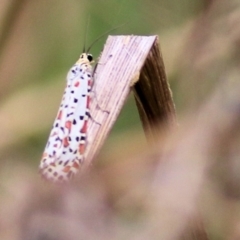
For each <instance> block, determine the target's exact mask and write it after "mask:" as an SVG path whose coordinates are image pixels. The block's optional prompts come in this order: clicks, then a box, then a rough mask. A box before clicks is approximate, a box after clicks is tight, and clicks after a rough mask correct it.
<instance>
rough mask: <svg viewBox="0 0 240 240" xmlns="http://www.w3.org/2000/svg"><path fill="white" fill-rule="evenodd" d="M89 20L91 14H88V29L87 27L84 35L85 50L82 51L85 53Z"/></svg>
mask: <svg viewBox="0 0 240 240" xmlns="http://www.w3.org/2000/svg"><path fill="white" fill-rule="evenodd" d="M89 22H90V15H88V18H87V24H86V29H85V37H84V42H83V51H82V52H83V53H85V52H86V43H87V35H88V27H89Z"/></svg>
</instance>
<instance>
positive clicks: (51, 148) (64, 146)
mask: <svg viewBox="0 0 240 240" xmlns="http://www.w3.org/2000/svg"><path fill="white" fill-rule="evenodd" d="M91 61H92V56H91V55H90V54H86V53H83V54H82V55H81V56H80V58H79V60H78V61H77V62H76V63H75V64H74V65H73V67H72V68H71V69H70V71H69V72H68V75H67V85H66V88H65V91H64V94H63V97H62V101H61V105H60V107H59V110H58V113H57V117H56V119H55V121H54V124H53V127H52V130H51V133H50V136H49V139H48V142H47V145H46V147H45V150H44V153H43V156H42V159H41V162H40V167H39V168H40V173H41V175H42V176H43V177H44V178H45V179H47V180H50V181H53V182H62V181H67V180H69V179H70V178H72V176H73V175H75V174H76V173H77V172H78V170H79V168H80V165H81V164H82V162H83V160H84V153H85V148H86V143H87V141H86V138H87V135H86V134H87V123H88V119H89V116H90V113H89V104H90V92H91V88H92V82H93V77H92V66H91Z"/></svg>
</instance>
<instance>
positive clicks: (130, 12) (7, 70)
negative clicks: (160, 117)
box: [0, 0, 204, 166]
mask: <svg viewBox="0 0 240 240" xmlns="http://www.w3.org/2000/svg"><path fill="white" fill-rule="evenodd" d="M203 5H204V4H203V1H192V0H184V1H181V2H179V1H177V0H175V1H171V2H169V1H167V0H165V1H153V0H152V1H147V0H145V1H143V0H142V1H136V0H131V1H126V0H121V1H117V0H115V1H113V0H111V1H110V0H108V1H103V0H102V1H93V0H91V1H87V0H85V1H76V0H70V1H64V0H58V1H54V0H53V1H48V2H44V1H39V2H36V1H35V2H33V1H26V0H25V1H23V0H22V1H18V0H15V1H14V0H12V1H11V2H7V1H5V2H4V4H3V7H2V8H1V11H2V14H1V15H2V16H4V17H2V19H1V20H2V21H1V25H0V27H1V29H2V34H1V37H0V50H1V51H0V52H1V78H0V79H1V88H0V101H1V102H0V104H1V108H2V109H3V111H2V112H1V113H0V114H1V116H2V118H3V121H4V124H3V125H2V128H3V130H2V131H3V132H4V134H6V135H8V134H9V135H10V137H9V136H7V137H6V138H5V139H4V141H3V143H2V144H1V142H0V149H1V153H2V154H0V156H2V160H3V161H4V158H5V157H3V156H6V155H8V154H10V153H12V149H13V146H14V149H15V150H14V153H15V154H14V155H15V156H16V158H19V155H20V156H21V155H22V154H23V152H24V159H26V161H27V162H32V163H33V164H34V166H36V164H37V163H38V161H39V157H40V155H41V151H42V150H43V148H44V145H45V142H46V139H47V137H46V136H48V132H49V129H50V128H51V125H52V122H53V118H54V115H55V114H56V112H57V108H58V102H60V98H61V94H62V91H61V88H62V89H63V86H64V83H65V76H66V74H67V71H68V69H69V68H70V67H71V65H72V64H73V63H74V62H75V61H76V60H77V58H78V56H79V54H80V53H81V52H82V49H83V45H84V39H85V37H86V39H87V46H88V45H90V43H92V42H93V41H94V40H95V39H96V38H97V37H98V36H99V35H101V34H102V33H103V32H106V31H108V30H110V29H112V28H114V27H116V26H118V25H121V24H125V25H124V26H122V27H120V28H118V29H117V30H115V31H114V32H113V33H112V34H119V35H122V34H139V35H151V34H157V35H159V36H160V42H162V40H161V39H162V38H164V35H165V34H167V33H168V32H171V31H173V30H174V29H175V28H181V25H184V24H185V23H186V22H188V21H190V19H192V18H194V17H195V16H197V15H198V14H199V13H200V12H201V8H202V7H203ZM88 18H89V19H90V20H89V27H88V29H86V27H87V19H88ZM86 32H87V36H85V35H86ZM106 38H107V36H106V37H103V38H102V39H101V40H100V41H99V42H97V43H96V44H95V45H94V46H93V47H92V49H91V52H92V54H93V55H94V56H95V58H97V57H98V55H99V54H100V52H101V49H102V48H103V44H104V42H105V39H106ZM175 41H178V39H177V38H176V39H174V41H173V42H175ZM161 47H162V50H163V52H164V53H165V50H164V47H165V46H164V43H163V44H162V45H161ZM167 58H168V54H167V53H166V54H164V59H167ZM168 61H170V62H172V60H171V59H169V60H168ZM166 65H167V64H166ZM166 68H167V71H168V66H166ZM168 74H169V76H170V77H171V76H173V75H172V74H173V72H172V71H168ZM170 79H171V78H170ZM49 85H51V91H50V90H48V91H47V92H45V93H44V91H45V90H46V89H49ZM54 86H56V88H55V89H54ZM173 86H174V85H173ZM37 89H38V90H37ZM176 90H177V89H175V88H174V89H173V92H174V94H175V91H176ZM34 91H39V92H40V94H39V95H38V96H37V95H36V96H35V99H34V104H36V105H34V106H33V104H31V106H29V104H30V102H31V101H32V99H31V98H34V94H35V93H34ZM26 95H31V96H28V97H26V99H24V98H25V96H26ZM19 98H20V99H21V100H19ZM46 99H47V100H46ZM29 101H30V102H29ZM9 102H10V103H9ZM15 102H16V103H17V102H18V103H19V104H20V105H14V103H15ZM176 105H178V103H177V102H176ZM39 109H41V113H42V114H43V115H41V116H40V114H39V112H38V110H39ZM22 116H24V117H23V118H26V116H27V118H28V121H27V122H26V121H25V122H24V119H22ZM34 116H35V117H34ZM36 116H38V117H36ZM34 121H35V123H34ZM19 122H20V123H19ZM28 122H31V123H30V124H29V123H28ZM131 129H135V130H138V131H142V130H141V123H140V120H139V117H138V114H137V111H136V108H135V103H134V100H133V98H130V100H129V101H128V102H127V104H126V106H125V107H124V110H123V112H122V114H121V116H120V118H119V120H118V121H117V124H116V126H115V127H114V129H113V131H112V137H111V141H112V139H114V135H115V134H118V133H124V132H128V131H131ZM33 139H34V140H33ZM33 143H34V144H33ZM33 145H34V146H33ZM18 146H20V147H18ZM33 150H34V152H35V154H33V153H32V152H33ZM28 153H29V156H28Z"/></svg>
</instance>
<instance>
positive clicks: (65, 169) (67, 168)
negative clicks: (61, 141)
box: [63, 166, 71, 173]
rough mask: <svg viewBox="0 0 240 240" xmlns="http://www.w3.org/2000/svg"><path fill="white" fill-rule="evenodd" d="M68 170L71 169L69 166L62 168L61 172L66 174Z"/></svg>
mask: <svg viewBox="0 0 240 240" xmlns="http://www.w3.org/2000/svg"><path fill="white" fill-rule="evenodd" d="M70 169H71V167H70V166H66V167H64V169H63V172H66V173H68V172H69V170H70Z"/></svg>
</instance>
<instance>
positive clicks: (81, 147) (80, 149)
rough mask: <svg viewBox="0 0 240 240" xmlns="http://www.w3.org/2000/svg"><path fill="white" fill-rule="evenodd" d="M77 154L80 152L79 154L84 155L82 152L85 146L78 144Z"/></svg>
mask: <svg viewBox="0 0 240 240" xmlns="http://www.w3.org/2000/svg"><path fill="white" fill-rule="evenodd" d="M79 152H80V154H84V152H85V144H79Z"/></svg>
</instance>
